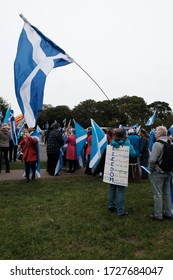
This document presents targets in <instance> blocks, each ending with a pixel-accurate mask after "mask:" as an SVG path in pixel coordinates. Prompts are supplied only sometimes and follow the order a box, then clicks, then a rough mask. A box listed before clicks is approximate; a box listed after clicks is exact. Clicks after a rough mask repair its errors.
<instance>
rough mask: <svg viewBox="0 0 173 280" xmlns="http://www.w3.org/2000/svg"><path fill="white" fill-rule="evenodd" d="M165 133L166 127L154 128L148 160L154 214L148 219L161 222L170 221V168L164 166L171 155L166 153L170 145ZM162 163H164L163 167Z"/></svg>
mask: <svg viewBox="0 0 173 280" xmlns="http://www.w3.org/2000/svg"><path fill="white" fill-rule="evenodd" d="M167 133H168V131H167V128H166V127H164V126H158V127H156V132H155V138H156V141H155V142H154V144H153V147H152V151H151V154H150V159H149V166H150V172H151V185H152V191H153V198H154V213H153V214H152V215H150V218H151V219H152V220H157V221H162V220H163V218H164V219H167V220H171V219H172V217H171V191H170V183H171V173H172V167H171V166H170V164H168V166H166V164H165V162H166V159H168V161H169V156H170V154H171V152H170V151H169V152H168V154H167V152H166V150H167V149H169V148H170V145H171V144H170V143H169V144H167V142H168V141H169V140H168V137H167ZM167 145H168V146H169V148H168V146H167ZM163 159H164V161H163ZM162 163H164V166H163V165H162ZM169 167H170V168H169Z"/></svg>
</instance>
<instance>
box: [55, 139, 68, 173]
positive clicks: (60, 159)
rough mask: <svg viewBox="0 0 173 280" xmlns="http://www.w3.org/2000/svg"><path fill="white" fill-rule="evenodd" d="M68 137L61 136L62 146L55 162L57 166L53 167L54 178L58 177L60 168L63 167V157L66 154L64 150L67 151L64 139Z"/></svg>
mask: <svg viewBox="0 0 173 280" xmlns="http://www.w3.org/2000/svg"><path fill="white" fill-rule="evenodd" d="M67 137H68V135H67V133H66V134H64V136H63V139H64V145H63V146H62V147H61V148H60V153H59V159H58V162H57V165H56V167H55V173H54V176H58V174H59V172H60V171H61V169H62V167H63V163H64V162H63V156H64V154H65V152H66V149H67V145H68V144H67V143H66V139H67Z"/></svg>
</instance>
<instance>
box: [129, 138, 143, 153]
mask: <svg viewBox="0 0 173 280" xmlns="http://www.w3.org/2000/svg"><path fill="white" fill-rule="evenodd" d="M128 139H129V141H130V143H131V144H132V146H133V148H134V149H135V151H136V156H137V157H139V156H140V154H141V153H142V150H143V143H142V140H141V138H140V137H139V136H138V135H137V134H129V135H128Z"/></svg>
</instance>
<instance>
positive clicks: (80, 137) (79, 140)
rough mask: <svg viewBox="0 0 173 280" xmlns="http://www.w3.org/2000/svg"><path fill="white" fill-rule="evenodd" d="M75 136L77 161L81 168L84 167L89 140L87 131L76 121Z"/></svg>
mask: <svg viewBox="0 0 173 280" xmlns="http://www.w3.org/2000/svg"><path fill="white" fill-rule="evenodd" d="M73 121H74V125H75V134H76V153H77V160H78V163H79V165H80V166H81V167H84V146H85V144H86V139H87V131H86V129H84V128H83V127H82V126H81V125H80V124H79V123H77V122H76V121H75V120H73Z"/></svg>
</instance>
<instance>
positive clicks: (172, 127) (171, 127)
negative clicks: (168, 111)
mask: <svg viewBox="0 0 173 280" xmlns="http://www.w3.org/2000/svg"><path fill="white" fill-rule="evenodd" d="M168 130H169V132H170V134H171V135H172V136H173V124H172V125H171V126H170V128H169V129H168Z"/></svg>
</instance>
